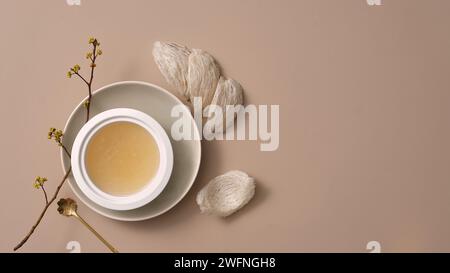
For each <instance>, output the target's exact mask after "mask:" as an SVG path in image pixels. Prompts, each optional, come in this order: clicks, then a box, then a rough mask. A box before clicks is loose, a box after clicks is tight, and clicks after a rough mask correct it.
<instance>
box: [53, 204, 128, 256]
mask: <svg viewBox="0 0 450 273" xmlns="http://www.w3.org/2000/svg"><path fill="white" fill-rule="evenodd" d="M77 208H78V206H77V202H75V200H73V199H70V198H61V199H60V200H59V201H58V212H59V214H61V215H64V216H67V217H70V216H74V217H75V218H77V219H78V220H80V222H81V223H82V224H83V225H85V226H86V227H87V228H88V229H89V230H90V231H91V232H92V233H94V235H95V236H97V238H98V239H99V240H100V241H102V243H104V244H105V245H106V246H107V247H108V248H109V250H111V252H114V253H118V252H119V251H117V249H116V248H115V247H113V246H112V245H111V244H110V243H108V241H106V240H105V238H103V237H102V236H101V235H100V234H99V233H98V232H97V231H95V229H94V228H92V227H91V226H90V225H89V224H88V223H87V222H86V221H84V219H83V218H81V216H80V215H79V214H78V213H77Z"/></svg>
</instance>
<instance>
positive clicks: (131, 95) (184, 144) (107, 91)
mask: <svg viewBox="0 0 450 273" xmlns="http://www.w3.org/2000/svg"><path fill="white" fill-rule="evenodd" d="M83 101H84V100H83ZM176 105H183V103H182V102H181V101H180V100H179V99H178V98H176V97H175V96H174V95H172V94H171V93H169V92H168V91H166V90H164V89H163V88H161V87H158V86H155V85H152V84H149V83H145V82H135V81H127V82H118V83H113V84H110V85H107V86H105V87H102V88H100V89H99V90H97V91H96V92H94V94H93V98H92V106H91V113H92V115H91V117H92V116H94V115H96V114H98V113H100V112H103V111H106V110H109V109H113V108H120V107H127V108H134V109H136V110H140V111H142V112H144V113H147V114H148V115H150V116H151V117H153V118H154V119H155V120H156V121H158V122H159V123H160V124H161V126H162V127H163V128H164V129H165V130H166V132H167V135H168V136H169V138H170V141H171V143H172V148H173V153H174V166H173V171H172V176H171V178H170V180H169V183H168V184H167V186H166V187H165V189H164V191H163V192H162V193H161V194H160V195H159V196H158V197H157V198H156V199H154V200H153V201H151V202H150V203H148V204H147V205H145V206H143V207H140V208H137V209H134V210H129V211H115V210H110V209H106V208H103V207H101V206H99V205H97V204H95V203H93V202H92V201H91V200H89V199H88V198H87V197H86V196H85V195H84V194H83V193H82V192H81V190H80V189H79V188H78V186H77V184H76V183H75V181H74V179H73V177H72V176H70V177H69V181H68V182H69V184H70V186H71V188H72V190H73V192H74V193H75V195H76V196H77V197H78V198H79V199H80V200H81V201H82V202H84V203H85V204H86V205H87V206H88V207H90V208H91V209H93V210H94V211H96V212H98V213H99V214H101V215H104V216H106V217H109V218H112V219H116V220H121V221H141V220H146V219H150V218H153V217H156V216H158V215H161V214H163V213H164V212H166V211H168V210H169V209H171V208H172V207H174V206H175V205H176V204H177V203H178V202H180V201H181V199H182V198H183V197H184V196H185V195H186V193H187V192H188V191H189V189H190V188H191V186H192V184H193V183H194V180H195V178H196V176H197V172H198V169H199V167H200V158H201V145H200V140H181V141H175V140H173V139H172V138H171V134H170V129H171V125H172V124H173V122H175V118H172V117H171V116H170V111H171V110H172V107H173V106H176ZM184 108H185V111H186V114H189V116H190V117H191V122H192V126H194V127H192V128H197V127H196V125H195V121H194V119H193V118H192V116H191V114H190V111H189V109H188V108H187V107H184ZM85 119H86V109H85V107H84V106H83V102H81V103H80V104H79V105H78V106H77V107H76V108H75V110H74V111H73V112H72V114H71V115H70V117H69V119H68V120H67V123H66V126H65V128H64V132H65V135H64V145H65V146H66V147H67V148H68V149H69V150H71V149H72V143H73V141H74V139H75V137H76V135H77V133H78V131H79V130H80V129H81V127H82V126H83V125H84V121H85ZM194 131H195V134H197V136H198V131H197V130H194ZM195 139H199V138H195ZM61 161H62V165H63V169H64V171H66V170H67V169H68V168H69V166H70V160H69V158H67V156H65V155H64V154H63V153H61Z"/></svg>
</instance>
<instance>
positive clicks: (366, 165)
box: [0, 0, 450, 252]
mask: <svg viewBox="0 0 450 273" xmlns="http://www.w3.org/2000/svg"><path fill="white" fill-rule="evenodd" d="M81 2H82V5H81V6H80V7H76V6H68V5H67V4H66V1H64V0H53V1H25V0H21V1H15V0H8V1H6V0H5V1H2V7H1V9H0V33H1V34H2V42H1V43H0V52H2V59H1V61H0V82H1V92H2V107H1V108H0V111H1V112H0V119H1V121H0V122H1V125H2V134H1V137H0V138H1V139H0V148H1V151H2V153H1V157H0V168H1V169H0V171H1V172H0V173H1V174H2V179H1V186H2V187H1V206H0V217H1V221H2V225H1V226H2V227H1V233H0V250H1V251H11V250H12V248H13V246H14V245H15V244H16V243H17V242H18V241H19V240H20V239H21V237H22V236H23V235H24V234H25V233H26V232H27V231H28V230H29V228H30V227H31V225H32V224H33V222H34V221H35V219H36V217H37V215H38V213H39V212H40V209H41V206H42V205H43V202H44V201H43V197H42V195H41V193H40V192H38V191H36V190H35V189H34V188H33V187H32V183H33V180H34V177H35V176H36V175H41V176H48V178H49V181H48V182H47V183H48V186H47V187H48V189H49V191H50V188H52V186H54V185H56V183H57V181H58V180H59V179H60V178H61V177H62V173H61V165H60V162H59V153H58V150H57V149H58V148H57V147H56V145H55V144H54V143H52V142H50V141H48V140H47V139H46V132H47V130H48V128H49V127H50V126H56V127H63V126H64V123H65V121H66V119H67V117H68V115H69V114H70V112H71V111H72V109H73V108H74V107H75V106H76V105H77V104H78V102H79V101H80V100H81V99H82V98H83V97H84V96H85V95H86V93H85V92H86V91H85V87H84V86H83V84H82V83H81V82H80V81H78V80H75V79H67V78H66V77H65V74H66V71H67V69H68V68H69V67H70V66H71V65H73V64H75V63H80V65H82V70H81V72H84V73H85V72H86V70H87V68H86V63H85V62H84V55H85V52H86V51H87V49H88V45H87V38H88V37H89V36H90V35H95V36H96V37H98V39H99V40H100V42H101V43H102V47H103V52H104V55H102V56H101V59H100V60H99V65H98V70H97V74H96V79H95V87H100V86H103V85H105V84H108V83H112V82H116V81H121V80H142V81H147V82H152V83H155V84H158V85H161V86H163V87H165V88H167V89H169V90H170V88H169V87H168V86H167V84H166V83H165V81H164V79H163V77H162V75H161V74H160V72H159V71H158V69H157V67H156V65H155V64H154V63H153V60H152V56H151V47H152V43H153V42H154V41H156V40H169V41H176V42H179V43H182V44H186V45H188V46H190V47H194V48H202V49H205V50H207V51H209V52H210V53H211V54H212V55H214V56H215V57H216V58H217V60H218V61H219V62H220V64H221V65H222V67H223V70H224V72H225V74H226V76H229V77H232V78H234V79H236V80H238V81H239V82H240V83H241V84H242V86H243V87H244V90H245V91H244V92H245V93H244V94H245V99H246V102H247V103H253V104H279V105H280V115H281V120H280V147H279V149H278V151H276V152H260V151H259V143H258V142H256V141H218V142H204V143H203V161H202V166H201V170H200V174H199V177H198V179H197V181H196V182H195V184H194V187H193V188H192V190H191V191H190V192H189V194H188V195H187V196H186V197H185V198H184V199H183V200H182V201H181V202H180V203H179V204H178V205H177V206H176V207H175V208H173V209H172V210H171V211H169V212H168V213H166V214H164V215H162V216H160V217H157V218H155V219H152V220H149V221H145V222H138V223H124V222H117V221H114V220H110V219H107V218H105V217H102V216H99V215H97V214H96V213H94V212H93V211H91V210H89V209H88V208H87V207H85V206H84V205H82V204H80V206H79V212H80V214H82V215H83V216H84V218H85V219H86V220H87V221H89V223H90V224H92V226H94V227H95V228H96V229H97V230H98V231H99V232H100V233H102V235H104V236H105V238H107V239H108V240H109V241H111V242H112V243H113V244H114V245H115V246H116V247H117V248H118V249H119V250H120V251H122V252H126V251H148V252H172V251H224V252H229V251H264V252H266V251H301V252H303V251H336V252H343V251H356V252H366V251H367V250H366V249H365V248H366V244H367V242H369V241H372V240H376V241H379V242H380V243H381V246H382V251H450V236H449V235H448V231H449V230H450V218H449V215H450V168H449V167H448V164H449V161H450V145H449V139H450V130H449V128H450V127H449V126H450V125H449V124H450V107H449V102H450V92H449V91H450V80H449V78H450V76H449V75H450V34H449V29H448V27H449V25H450V17H449V16H448V14H449V12H450V2H449V1H446V0H441V1H439V0H428V1H424V0H414V1H413V0H395V1H394V0H383V6H379V7H378V6H372V7H371V6H368V5H367V4H366V1H365V0H351V1H350V0H349V1H335V0H328V1H325V0H323V1H322V0H308V1H306V0H305V1H300V0H292V1H287V0H285V1H275V0H272V1H264V0H243V1H241V0H233V1H231V0H230V1H206V0H203V1H201V0H189V1H174V0H172V1H167V0H164V1H163V0H161V1H147V0H146V1H144V0H142V1H107V0H103V1H101V0H96V1H89V0H82V1H81ZM231 169H242V170H244V171H246V172H248V173H249V174H250V175H252V176H254V177H255V178H256V180H257V190H256V196H255V198H254V200H252V201H251V203H250V204H249V205H248V206H247V207H245V208H244V209H243V210H242V211H240V212H238V213H237V214H235V215H233V216H231V217H230V218H227V219H217V218H215V217H211V216H207V215H201V214H200V213H199V209H198V207H197V205H196V204H195V195H196V193H197V192H198V191H199V189H200V188H201V187H202V186H203V185H205V184H206V183H207V181H209V180H210V179H211V178H213V177H215V176H217V175H219V174H222V173H224V172H226V171H228V170H231ZM61 197H73V194H72V193H71V192H70V189H69V187H67V186H66V187H65V188H64V189H63V191H62V192H61ZM73 240H76V241H79V242H80V243H81V248H82V251H84V252H88V251H94V252H97V251H99V252H103V251H106V249H105V247H104V246H103V245H102V244H101V243H100V242H99V241H97V240H96V239H95V238H94V237H93V235H92V234H90V233H89V231H88V230H86V229H85V228H84V227H82V226H81V225H79V223H76V222H75V220H73V219H67V218H64V217H61V216H59V215H58V214H57V213H56V208H55V207H54V206H53V207H52V208H51V209H50V211H49V213H48V215H47V216H46V218H45V219H44V221H43V223H42V225H40V226H39V228H38V229H37V232H36V234H35V235H34V236H33V237H32V238H31V239H30V241H29V242H28V244H27V245H25V246H24V247H23V249H22V250H21V251H26V252H31V251H38V252H47V251H55V252H68V250H66V244H67V243H68V242H69V241H73Z"/></svg>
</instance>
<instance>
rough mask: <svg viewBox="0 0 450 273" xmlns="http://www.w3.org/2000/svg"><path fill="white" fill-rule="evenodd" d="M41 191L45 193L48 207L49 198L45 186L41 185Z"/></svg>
mask: <svg viewBox="0 0 450 273" xmlns="http://www.w3.org/2000/svg"><path fill="white" fill-rule="evenodd" d="M41 189H42V191H43V192H44V197H45V205H48V197H47V192H46V191H45V188H44V185H41Z"/></svg>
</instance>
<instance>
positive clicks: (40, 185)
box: [34, 176, 48, 205]
mask: <svg viewBox="0 0 450 273" xmlns="http://www.w3.org/2000/svg"><path fill="white" fill-rule="evenodd" d="M47 180H48V179H47V177H40V176H36V179H35V180H34V187H35V188H36V189H42V192H43V193H44V197H45V204H46V205H47V204H48V197H47V192H46V191H45V188H44V183H45V182H47Z"/></svg>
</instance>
